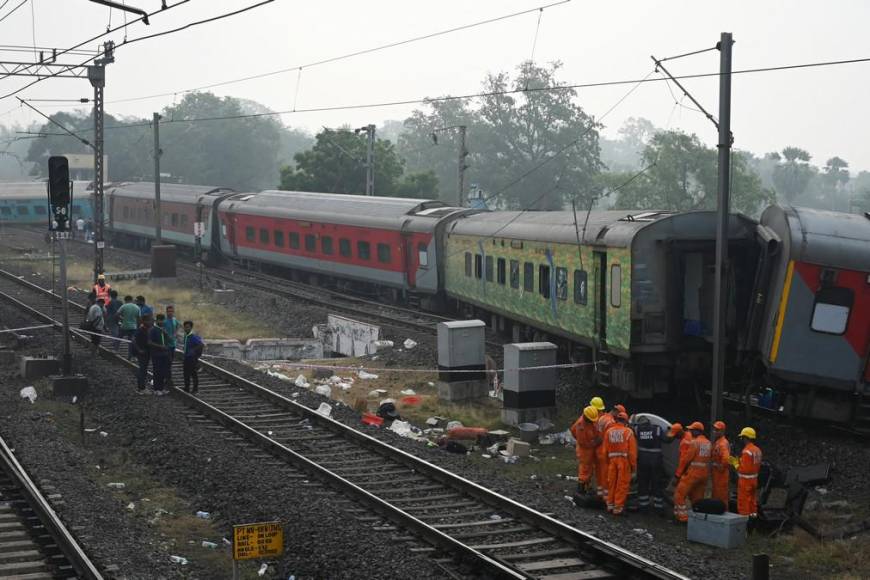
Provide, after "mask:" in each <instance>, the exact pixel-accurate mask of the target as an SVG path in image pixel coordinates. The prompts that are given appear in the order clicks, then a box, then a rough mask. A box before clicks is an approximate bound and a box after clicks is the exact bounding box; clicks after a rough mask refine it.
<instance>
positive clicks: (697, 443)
mask: <svg viewBox="0 0 870 580" xmlns="http://www.w3.org/2000/svg"><path fill="white" fill-rule="evenodd" d="M689 432H690V433H691V434H692V441H691V443H690V444H689V448H688V452H687V453H686V455H685V456H684V457H682V458H681V459H680V465H679V466H678V467H677V473H676V475H677V478H679V480H680V483H678V484H677V489H676V490H675V491H674V517H675V518H676V519H677V521H678V522H680V523H685V522H688V521H689V506H688V505H687V504H686V500H687V499H689V500H690V501H691V502H692V504H693V505H694V504H695V503H697V502H699V501H700V500H702V499H704V492H705V491H706V490H707V478H709V477H710V459H711V457H712V453H713V446H712V444H711V443H710V440H709V439H707V437H705V436H704V425H703V423H700V422H698V421H695V422H694V423H692V424H691V425H689Z"/></svg>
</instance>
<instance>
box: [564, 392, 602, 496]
mask: <svg viewBox="0 0 870 580" xmlns="http://www.w3.org/2000/svg"><path fill="white" fill-rule="evenodd" d="M597 421H598V409H596V408H595V407H593V406H592V405H589V406H588V407H586V408H585V409H583V414H582V415H581V416H580V418H579V419H577V421H575V422H574V424H573V425H572V426H571V434H572V435H573V436H574V440H575V441H577V463H578V466H577V487H578V491H579V492H581V493H584V492H586V491H587V490H588V488H589V484H590V483H591V481H592V473H593V472H594V471H595V448H596V447H598V445H599V444H600V443H601V439H600V438H599V437H598V430H597V429H596V425H595V424H596V422H597Z"/></svg>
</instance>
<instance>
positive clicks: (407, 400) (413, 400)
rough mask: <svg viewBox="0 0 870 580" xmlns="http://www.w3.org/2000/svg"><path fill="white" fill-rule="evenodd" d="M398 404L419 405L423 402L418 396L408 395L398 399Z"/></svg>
mask: <svg viewBox="0 0 870 580" xmlns="http://www.w3.org/2000/svg"><path fill="white" fill-rule="evenodd" d="M399 402H400V403H402V404H403V405H410V406H413V405H419V404H420V403H422V402H423V397H420V396H418V395H408V396H407V397H402V398H401V399H399Z"/></svg>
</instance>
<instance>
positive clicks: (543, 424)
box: [535, 417, 555, 431]
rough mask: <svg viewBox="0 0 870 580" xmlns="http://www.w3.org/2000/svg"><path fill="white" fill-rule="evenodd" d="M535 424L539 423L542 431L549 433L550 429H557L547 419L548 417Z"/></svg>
mask: <svg viewBox="0 0 870 580" xmlns="http://www.w3.org/2000/svg"><path fill="white" fill-rule="evenodd" d="M535 423H537V425H538V427H539V428H540V429H541V431H549V430H550V429H552V428H553V427H555V425H553V422H552V421H550V420H549V419H547V418H546V417H541V418H540V419H538V420H537V421H535Z"/></svg>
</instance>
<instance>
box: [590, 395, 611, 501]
mask: <svg viewBox="0 0 870 580" xmlns="http://www.w3.org/2000/svg"><path fill="white" fill-rule="evenodd" d="M589 404H590V405H591V406H593V407H595V409H596V410H598V421H597V422H596V423H595V428H596V430H597V431H598V439H599V441H601V443H599V444H598V447H596V448H595V482H596V483H597V484H598V497H600V498H601V499H602V500H604V501H605V502H607V452H605V451H604V434H605V433H606V432H607V429H609V428H610V426H611V425H613V415H611V414H610V413H608V412H606V411H605V409H604V401H602V400H601V397H592V400H591V401H589Z"/></svg>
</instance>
